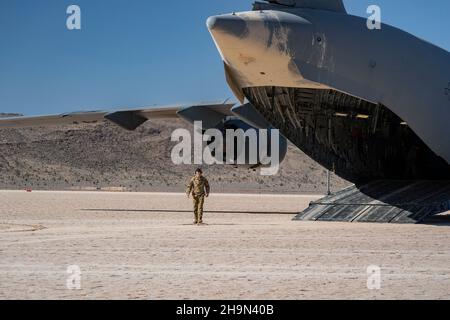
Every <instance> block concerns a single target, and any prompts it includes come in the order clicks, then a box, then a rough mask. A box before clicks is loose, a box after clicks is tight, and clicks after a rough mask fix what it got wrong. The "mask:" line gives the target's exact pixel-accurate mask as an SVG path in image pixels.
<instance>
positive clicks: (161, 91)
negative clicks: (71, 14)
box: [0, 0, 450, 115]
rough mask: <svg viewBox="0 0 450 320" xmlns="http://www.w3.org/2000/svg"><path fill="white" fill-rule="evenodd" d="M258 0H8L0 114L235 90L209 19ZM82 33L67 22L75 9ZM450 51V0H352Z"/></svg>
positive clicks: (0, 33) (1, 16) (1, 4)
mask: <svg viewBox="0 0 450 320" xmlns="http://www.w3.org/2000/svg"><path fill="white" fill-rule="evenodd" d="M251 3H252V1H250V0H248V1H247V0H192V1H186V0H183V1H181V0H173V1H150V0H128V1H127V0H71V1H66V0H39V1H31V0H0V41H1V47H0V48H1V49H0V112H17V113H23V114H27V115H35V114H51V113H61V112H69V111H79V110H98V109H102V110H103V109H115V108H119V107H127V108H131V107H142V106H152V105H165V104H174V103H190V102H201V101H217V100H222V99H226V98H228V97H232V94H231V92H230V91H229V89H228V87H227V85H226V83H225V79H224V75H223V65H222V62H221V60H220V57H219V54H218V53H217V50H216V48H215V46H214V44H213V42H212V40H211V37H210V35H209V33H208V31H207V29H206V26H205V21H206V19H207V17H208V16H211V15H215V14H220V13H228V12H232V11H245V10H248V9H250V8H251ZM70 4H77V5H79V6H80V7H81V10H82V30H81V31H68V30H67V29H66V18H67V14H66V8H67V7H68V6H69V5H70ZM345 4H346V6H347V9H348V11H349V12H350V13H351V14H354V15H359V16H365V15H366V8H367V6H368V5H370V4H378V5H379V6H380V7H381V9H382V19H383V22H385V23H389V24H392V25H394V26H397V27H400V28H402V29H404V30H406V31H409V32H411V33H413V34H415V35H417V36H419V37H421V38H424V39H426V40H428V41H430V42H432V43H434V44H437V45H439V46H441V47H443V48H445V49H446V50H448V51H450V35H449V30H450V19H448V14H450V1H448V0H414V1H410V0H395V1H393V0H345Z"/></svg>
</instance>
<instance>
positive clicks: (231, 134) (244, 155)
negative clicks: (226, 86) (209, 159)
mask: <svg viewBox="0 0 450 320" xmlns="http://www.w3.org/2000/svg"><path fill="white" fill-rule="evenodd" d="M216 129H218V130H220V131H221V132H222V141H223V145H222V147H223V152H222V154H220V155H218V154H215V153H214V151H213V152H212V154H213V156H214V157H216V159H217V160H220V161H223V162H224V163H227V164H231V165H234V166H243V167H248V168H252V169H254V168H258V167H263V168H264V167H270V166H273V164H274V162H277V164H281V163H282V162H283V160H284V158H285V157H286V153H287V146H288V143H287V140H286V138H284V137H283V136H282V135H280V133H279V132H278V130H274V129H271V128H267V129H257V128H255V127H252V126H251V125H249V124H247V123H246V122H244V121H242V120H240V119H238V118H234V117H231V118H229V119H227V120H224V121H223V122H222V123H221V124H220V125H218V126H217V127H216ZM213 145H214V138H212V140H211V141H210V142H209V143H208V146H213ZM219 157H222V158H221V159H220V158H219Z"/></svg>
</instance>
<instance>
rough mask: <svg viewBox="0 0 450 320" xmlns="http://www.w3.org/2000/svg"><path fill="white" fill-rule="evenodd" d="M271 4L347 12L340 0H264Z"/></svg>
mask: <svg viewBox="0 0 450 320" xmlns="http://www.w3.org/2000/svg"><path fill="white" fill-rule="evenodd" d="M264 1H266V2H270V3H273V4H278V5H283V6H289V7H294V8H307V9H317V10H327V11H334V12H341V13H347V10H345V6H344V3H343V1H342V0H264Z"/></svg>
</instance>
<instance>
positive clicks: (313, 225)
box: [0, 191, 450, 299]
mask: <svg viewBox="0 0 450 320" xmlns="http://www.w3.org/2000/svg"><path fill="white" fill-rule="evenodd" d="M318 197H320V196H313V195H307V196H302V195H257V194H255V195H249V194H247V195H239V194H234V195H231V194H214V195H212V196H211V197H210V198H209V199H208V201H207V204H206V213H205V219H206V222H207V223H208V225H206V226H194V225H192V224H191V222H192V218H193V216H192V213H191V212H190V208H191V202H190V200H188V199H186V197H185V195H183V194H179V193H178V194H177V193H173V194H170V193H112V192H31V193H27V192H25V191H0V199H1V200H0V298H3V299H365V298H367V299H449V298H450V224H449V223H448V221H447V222H446V219H444V218H443V219H439V220H434V221H430V222H428V223H426V224H421V225H388V224H350V223H323V222H320V223H317V222H294V221H292V220H291V219H292V218H293V217H294V215H295V213H296V212H298V211H301V210H302V209H304V208H305V207H306V206H307V205H308V203H309V202H310V201H312V200H315V199H317V198H318ZM371 265H376V266H379V267H380V268H381V275H380V280H381V282H380V289H379V290H377V289H375V290H369V289H368V286H367V280H368V275H367V267H369V266H371ZM69 266H78V267H79V270H80V272H81V274H80V277H79V279H80V282H79V285H80V287H79V289H76V288H75V289H74V287H73V286H69V287H68V286H67V284H68V279H72V280H73V278H72V276H73V274H70V273H68V271H70V272H71V270H72V271H73V270H74V269H68V268H69ZM74 283H78V282H70V281H69V284H74Z"/></svg>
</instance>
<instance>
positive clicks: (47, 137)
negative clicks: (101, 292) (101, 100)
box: [0, 120, 347, 193]
mask: <svg viewBox="0 0 450 320" xmlns="http://www.w3.org/2000/svg"><path fill="white" fill-rule="evenodd" d="M181 127H183V128H189V125H187V124H185V123H184V122H183V121H181V120H179V121H173V120H171V121H152V122H151V123H150V122H148V123H147V124H145V125H144V126H142V127H140V128H139V129H138V130H136V131H135V132H127V131H124V130H122V129H120V128H118V127H116V126H114V125H112V124H110V123H107V122H105V123H100V124H95V125H92V124H91V125H77V126H69V127H53V128H33V129H20V130H17V129H8V130H0V188H2V189H24V188H32V189H38V190H92V189H94V190H95V189H100V190H126V191H177V192H179V191H183V190H184V186H185V184H186V181H187V179H188V178H189V177H190V176H191V175H192V173H193V171H194V170H195V167H196V166H176V165H173V164H172V161H171V159H170V153H171V148H172V147H173V145H174V143H172V142H171V141H170V135H171V133H172V131H173V130H174V129H176V128H181ZM204 169H205V173H206V175H207V177H208V178H209V180H210V182H211V184H212V187H213V190H214V191H218V192H264V193H266V192H289V193H302V192H314V193H317V192H319V193H320V192H324V191H325V190H326V171H325V170H324V169H323V168H322V167H321V166H319V165H318V164H317V163H315V162H314V161H312V160H311V159H310V158H308V157H307V156H306V155H305V154H304V153H302V152H301V151H299V150H298V149H297V148H295V147H293V146H290V148H289V153H288V155H287V158H286V160H285V161H284V163H283V164H282V166H281V170H280V172H279V174H278V175H277V176H273V177H263V176H261V175H259V172H258V171H252V170H247V169H243V168H238V169H236V168H233V167H231V166H211V167H207V168H204ZM346 185H347V182H345V181H343V180H341V179H339V178H338V177H336V176H333V179H332V187H333V189H339V188H342V187H344V186H346Z"/></svg>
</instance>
